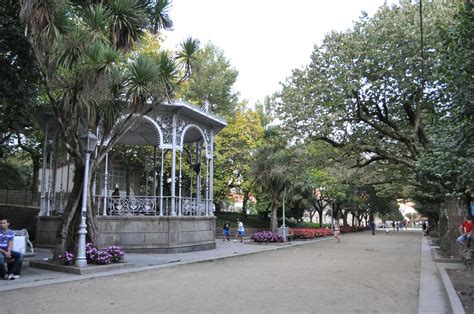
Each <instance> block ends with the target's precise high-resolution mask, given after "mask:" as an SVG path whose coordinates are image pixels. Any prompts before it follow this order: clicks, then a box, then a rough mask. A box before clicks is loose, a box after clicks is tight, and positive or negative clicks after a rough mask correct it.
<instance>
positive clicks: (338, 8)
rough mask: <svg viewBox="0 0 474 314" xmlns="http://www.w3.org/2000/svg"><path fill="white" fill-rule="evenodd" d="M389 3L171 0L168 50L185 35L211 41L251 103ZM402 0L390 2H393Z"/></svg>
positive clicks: (237, 87)
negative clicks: (316, 49) (325, 43)
mask: <svg viewBox="0 0 474 314" xmlns="http://www.w3.org/2000/svg"><path fill="white" fill-rule="evenodd" d="M384 2H385V0H292V1H287V0H286V1H285V0H199V1H197V0H173V6H172V8H171V11H170V15H171V18H172V20H173V22H174V31H172V32H165V35H166V40H165V43H164V45H165V47H167V48H173V49H174V48H175V47H176V45H177V44H178V43H179V42H181V41H182V40H183V39H185V38H186V37H189V36H191V37H194V38H197V39H199V40H200V41H201V42H202V43H206V42H208V41H211V42H212V43H214V44H215V45H216V46H218V47H219V48H221V49H222V50H223V51H224V54H225V56H226V57H227V58H228V59H229V60H230V63H231V65H232V66H233V67H234V68H235V69H237V70H238V71H239V76H238V79H237V82H236V84H235V90H236V91H238V92H240V99H241V100H244V99H246V100H248V101H249V104H251V105H253V104H254V103H255V102H256V101H257V100H258V101H263V99H264V98H265V96H266V95H271V94H272V93H274V92H275V91H276V90H278V89H279V82H282V81H284V80H285V79H286V77H288V76H290V74H291V70H292V69H295V68H301V67H302V66H304V65H307V64H308V63H309V57H310V55H311V51H312V50H313V46H314V44H315V43H319V42H320V41H321V40H322V39H323V38H324V35H325V34H327V33H328V32H330V31H331V30H345V29H347V28H349V27H350V26H351V25H352V21H355V20H357V19H358V17H359V16H360V12H361V11H366V12H367V13H369V15H372V14H373V13H375V11H376V10H377V8H378V7H380V6H381V5H383V3H384ZM394 2H398V1H388V3H394Z"/></svg>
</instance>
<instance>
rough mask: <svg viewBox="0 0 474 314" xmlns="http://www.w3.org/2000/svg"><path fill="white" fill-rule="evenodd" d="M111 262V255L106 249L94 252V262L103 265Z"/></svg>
mask: <svg viewBox="0 0 474 314" xmlns="http://www.w3.org/2000/svg"><path fill="white" fill-rule="evenodd" d="M111 262H112V255H110V254H109V252H107V251H106V250H100V251H97V253H96V254H95V259H94V263H96V264H100V265H105V264H110V263H111Z"/></svg>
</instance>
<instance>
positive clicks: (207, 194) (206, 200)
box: [204, 154, 210, 216]
mask: <svg viewBox="0 0 474 314" xmlns="http://www.w3.org/2000/svg"><path fill="white" fill-rule="evenodd" d="M206 155H207V154H206ZM204 198H205V202H206V203H205V204H206V205H205V208H206V216H209V214H210V213H209V212H210V208H209V158H207V156H206V194H205V195H204Z"/></svg>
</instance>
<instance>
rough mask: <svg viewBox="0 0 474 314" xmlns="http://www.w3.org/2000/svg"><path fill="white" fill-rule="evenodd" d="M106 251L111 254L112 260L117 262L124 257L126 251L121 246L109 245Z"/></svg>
mask: <svg viewBox="0 0 474 314" xmlns="http://www.w3.org/2000/svg"><path fill="white" fill-rule="evenodd" d="M106 251H107V252H108V253H109V254H110V256H111V259H112V262H114V263H117V262H120V261H121V260H122V259H123V256H124V255H125V253H124V252H123V250H122V249H121V248H120V247H119V246H114V245H113V246H109V247H108V248H107V249H106Z"/></svg>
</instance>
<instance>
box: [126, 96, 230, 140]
mask: <svg viewBox="0 0 474 314" xmlns="http://www.w3.org/2000/svg"><path fill="white" fill-rule="evenodd" d="M173 113H179V115H180V116H181V117H184V118H188V119H190V120H191V121H196V122H198V124H200V125H204V126H206V127H207V128H208V129H213V130H214V132H215V133H217V132H219V131H220V130H221V129H222V128H224V127H225V126H226V125H227V123H226V122H225V120H224V119H222V118H220V117H218V116H217V115H215V114H213V113H211V112H209V111H206V110H204V109H202V108H199V107H196V106H194V105H192V104H190V103H187V102H185V101H183V100H177V101H173V102H170V103H160V104H158V105H154V106H153V109H152V110H151V112H149V113H148V114H147V115H146V116H147V117H152V118H153V117H159V116H166V115H170V114H173ZM143 122H144V123H140V122H138V121H137V124H135V125H134V126H133V127H132V128H131V130H130V131H128V132H127V133H125V134H124V135H123V136H122V138H121V139H120V140H119V141H118V143H119V144H125V145H152V146H155V145H160V143H159V142H157V140H158V139H157V136H156V130H155V129H154V127H153V126H152V125H150V124H149V123H146V121H143ZM200 138H201V133H200V131H199V130H196V129H190V130H189V131H188V132H186V136H185V138H184V142H185V143H188V142H194V141H197V140H199V139H200ZM158 141H159V140H158ZM178 145H179V144H178Z"/></svg>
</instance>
